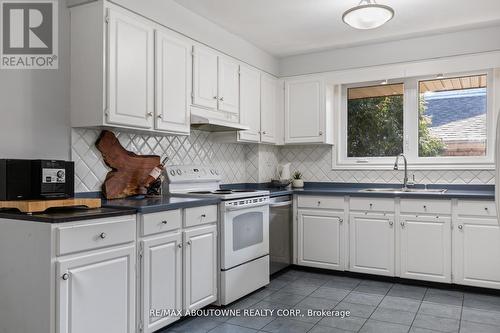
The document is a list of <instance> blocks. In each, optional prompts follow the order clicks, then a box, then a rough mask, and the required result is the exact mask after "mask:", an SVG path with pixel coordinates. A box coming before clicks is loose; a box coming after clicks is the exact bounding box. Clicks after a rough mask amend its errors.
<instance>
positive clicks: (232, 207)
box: [225, 202, 269, 211]
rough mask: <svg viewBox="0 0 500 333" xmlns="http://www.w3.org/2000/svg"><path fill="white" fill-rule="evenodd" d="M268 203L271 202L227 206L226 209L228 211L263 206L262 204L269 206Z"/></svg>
mask: <svg viewBox="0 0 500 333" xmlns="http://www.w3.org/2000/svg"><path fill="white" fill-rule="evenodd" d="M268 205H269V202H259V203H254V204H249V205H242V206H226V207H225V210H226V211H233V210H243V209H248V208H255V207H262V206H268Z"/></svg>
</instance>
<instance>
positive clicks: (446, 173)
mask: <svg viewBox="0 0 500 333" xmlns="http://www.w3.org/2000/svg"><path fill="white" fill-rule="evenodd" d="M114 132H115V134H116V135H117V137H118V139H119V140H120V142H121V144H122V145H123V146H124V147H125V148H126V149H128V150H130V151H133V152H136V153H139V154H155V155H160V156H162V157H163V156H166V155H167V156H169V157H170V160H169V161H168V163H167V164H169V165H173V164H201V165H210V166H213V167H215V168H217V169H219V170H221V171H222V173H223V183H245V182H251V183H263V182H269V181H270V180H271V178H273V177H274V175H275V172H276V167H277V165H278V163H287V162H290V163H291V171H292V172H293V171H294V170H300V171H301V172H302V173H303V175H304V179H305V180H306V181H315V182H349V183H399V182H401V179H402V176H403V175H402V173H401V171H392V170H331V161H332V149H331V147H330V146H324V145H300V146H284V147H278V146H272V145H258V144H231V143H220V142H218V141H217V140H214V139H213V138H212V137H211V135H210V133H207V132H202V131H197V130H193V131H191V135H190V136H188V137H185V136H161V135H150V134H145V133H135V132H125V131H120V130H116V131H114ZM99 133H100V130H98V129H84V128H77V129H72V134H71V137H72V138H71V144H72V147H71V155H72V160H73V161H75V190H76V191H77V192H88V191H99V190H100V187H101V184H102V182H103V181H104V179H105V178H106V174H107V172H108V171H109V169H108V167H107V166H106V165H105V164H104V162H103V161H102V158H101V154H100V152H99V151H98V150H97V149H96V148H95V145H94V144H95V141H96V139H97V137H98V135H99ZM411 174H415V180H416V182H417V183H419V184H494V183H495V173H494V171H493V170H460V171H459V170H419V171H411V173H410V175H411Z"/></svg>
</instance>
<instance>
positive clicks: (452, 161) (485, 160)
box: [332, 69, 499, 170]
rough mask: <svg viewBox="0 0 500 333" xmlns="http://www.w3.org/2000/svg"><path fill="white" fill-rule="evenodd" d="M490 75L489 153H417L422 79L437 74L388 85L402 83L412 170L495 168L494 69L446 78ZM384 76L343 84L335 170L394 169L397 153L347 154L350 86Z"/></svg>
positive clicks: (406, 144)
mask: <svg viewBox="0 0 500 333" xmlns="http://www.w3.org/2000/svg"><path fill="white" fill-rule="evenodd" d="M474 75H487V87H486V89H487V100H486V103H487V105H486V124H487V128H486V156H446V157H443V156H441V157H419V156H418V103H419V88H418V87H419V83H420V81H425V80H433V79H436V76H435V75H425V76H414V77H410V78H401V79H397V78H396V79H390V80H388V84H397V83H402V84H403V85H404V87H403V89H404V90H403V91H404V92H403V154H405V156H406V158H407V160H408V168H409V169H414V170H416V169H418V170H426V169H427V170H439V169H446V170H474V169H477V170H490V169H494V168H495V161H494V157H495V124H496V119H497V110H496V107H494V104H495V84H496V83H498V82H497V81H499V80H498V78H496V77H495V71H494V70H493V69H487V70H477V71H468V72H454V73H447V74H446V75H445V78H452V77H461V76H474ZM382 81H384V80H383V79H381V80H378V81H368V82H360V83H353V84H343V85H341V86H340V94H339V98H340V103H339V104H337V105H339V109H338V113H339V114H337V116H336V117H335V119H337V122H336V124H335V126H334V127H335V131H336V138H337V144H336V145H334V146H333V148H332V160H333V161H332V169H346V168H348V169H353V170H356V169H358V170H359V169H361V170H373V169H379V170H392V168H393V163H394V160H395V156H391V157H365V158H359V157H348V156H347V101H348V100H347V97H348V96H347V92H348V89H349V88H359V87H365V86H373V85H380V84H381V82H382Z"/></svg>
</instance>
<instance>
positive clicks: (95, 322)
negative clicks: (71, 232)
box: [57, 245, 135, 333]
mask: <svg viewBox="0 0 500 333" xmlns="http://www.w3.org/2000/svg"><path fill="white" fill-rule="evenodd" d="M134 268H135V245H129V246H125V247H120V248H116V249H112V250H105V251H101V252H98V253H94V254H83V255H81V256H77V257H72V258H68V259H61V260H58V261H57V272H58V276H59V277H60V278H59V279H57V297H58V298H57V299H58V301H57V315H58V320H57V332H58V333H87V332H110V333H113V332H116V333H124V332H129V333H133V332H135V269H134Z"/></svg>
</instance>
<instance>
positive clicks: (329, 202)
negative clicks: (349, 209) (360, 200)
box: [297, 195, 344, 210]
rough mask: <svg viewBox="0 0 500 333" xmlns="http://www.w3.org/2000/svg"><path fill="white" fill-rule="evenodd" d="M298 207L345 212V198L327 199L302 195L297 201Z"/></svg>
mask: <svg viewBox="0 0 500 333" xmlns="http://www.w3.org/2000/svg"><path fill="white" fill-rule="evenodd" d="M297 205H298V207H304V208H325V209H341V210H344V197H343V196H339V197H325V196H315V195H314V196H313V195H300V196H299V197H298V199H297Z"/></svg>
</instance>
